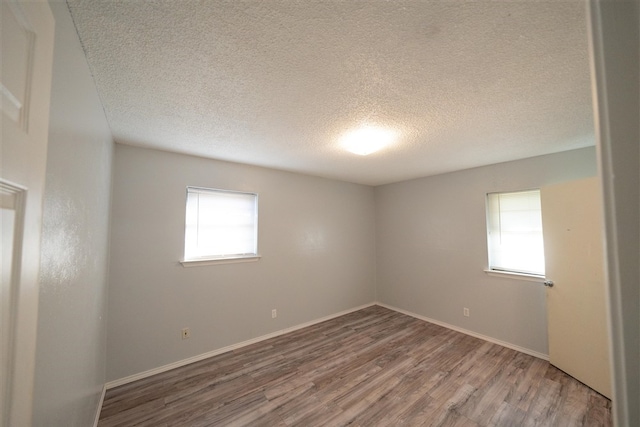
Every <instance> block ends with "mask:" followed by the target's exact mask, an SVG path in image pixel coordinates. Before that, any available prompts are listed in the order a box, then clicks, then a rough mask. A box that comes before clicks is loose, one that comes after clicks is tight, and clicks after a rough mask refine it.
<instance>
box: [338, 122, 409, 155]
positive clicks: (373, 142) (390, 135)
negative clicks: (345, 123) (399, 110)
mask: <svg viewBox="0 0 640 427" xmlns="http://www.w3.org/2000/svg"><path fill="white" fill-rule="evenodd" d="M396 137H397V132H395V131H393V130H391V129H388V128H383V127H379V126H371V125H367V126H362V127H360V128H358V129H354V130H352V131H350V132H347V133H346V134H344V135H343V136H342V138H341V142H342V145H343V147H344V148H345V149H346V150H347V151H350V152H352V153H354V154H358V155H360V156H366V155H368V154H371V153H373V152H375V151H378V150H380V149H382V148H384V147H386V146H387V145H389V144H391V143H392V142H394V141H395V139H396Z"/></svg>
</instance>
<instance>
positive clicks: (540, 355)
mask: <svg viewBox="0 0 640 427" xmlns="http://www.w3.org/2000/svg"><path fill="white" fill-rule="evenodd" d="M376 305H379V306H380V307H384V308H388V309H389V310H393V311H397V312H398V313H402V314H406V315H407V316H411V317H415V318H416V319H420V320H424V321H425V322H429V323H434V324H436V325H438V326H442V327H444V328H447V329H451V330H454V331H457V332H461V333H463V334H466V335H470V336H472V337H475V338H480V339H481V340H484V341H488V342H490V343H493V344H498V345H501V346H502V347H507V348H510V349H512V350H516V351H519V352H520V353H524V354H528V355H529V356H533V357H537V358H538V359H542V360H547V361H548V360H549V355H548V354H544V353H540V352H537V351H534V350H530V349H528V348H525V347H520V346H518V345H515V344H511V343H508V342H505V341H500V340H498V339H495V338H492V337H489V336H487V335H482V334H479V333H477V332H473V331H470V330H468V329H464V328H460V327H458V326H454V325H450V324H448V323H445V322H441V321H439V320H435V319H430V318H428V317H424V316H421V315H419V314H416V313H412V312H410V311H407V310H403V309H401V308H397V307H394V306H392V305H388V304H383V303H381V302H376Z"/></svg>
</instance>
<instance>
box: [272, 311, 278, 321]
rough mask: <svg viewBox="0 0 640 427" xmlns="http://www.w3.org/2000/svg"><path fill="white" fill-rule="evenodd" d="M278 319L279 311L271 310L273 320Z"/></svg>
mask: <svg viewBox="0 0 640 427" xmlns="http://www.w3.org/2000/svg"><path fill="white" fill-rule="evenodd" d="M276 317H278V310H276V309H275V308H274V309H273V310H271V318H272V319H275V318H276Z"/></svg>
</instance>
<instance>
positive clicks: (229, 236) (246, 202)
mask: <svg viewBox="0 0 640 427" xmlns="http://www.w3.org/2000/svg"><path fill="white" fill-rule="evenodd" d="M257 256H258V195H257V194H254V193H240V192H237V191H226V190H212V189H208V188H197V187H187V209H186V221H185V236H184V260H185V261H205V260H224V259H234V258H252V257H253V258H255V257H257Z"/></svg>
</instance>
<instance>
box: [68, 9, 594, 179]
mask: <svg viewBox="0 0 640 427" xmlns="http://www.w3.org/2000/svg"><path fill="white" fill-rule="evenodd" d="M68 4H69V7H70V10H71V12H72V16H73V19H74V22H75V24H76V27H77V29H78V33H79V35H80V39H81V41H82V43H83V46H84V49H85V52H86V56H87V60H88V62H89V65H90V67H91V70H92V72H93V74H94V78H95V81H96V85H97V88H98V91H99V93H100V96H101V98H102V102H103V104H104V109H105V111H106V115H107V119H108V121H109V123H110V126H111V129H112V132H113V136H114V138H115V140H116V141H117V142H119V143H123V144H131V145H138V146H145V147H155V148H158V149H162V150H169V151H176V152H181V153H187V154H194V155H199V156H204V157H211V158H216V159H222V160H230V161H236V162H242V163H248V164H254V165H261V166H267V167H273V168H278V169H284V170H290V171H296V172H303V173H308V174H313V175H319V176H325V177H330V178H337V179H341V180H346V181H352V182H357V183H364V184H370V185H378V184H384V183H390V182H396V181H401V180H405V179H411V178H417V177H421V176H427V175H433V174H438V173H443V172H448V171H453V170H459V169H465V168H470V167H475V166H481V165H486V164H491V163H498V162H503V161H508V160H513V159H519V158H525V157H531V156H536V155H541V154H547V153H553V152H559V151H565V150H570V149H575V148H580V147H585V146H589V145H593V144H594V135H593V134H594V130H593V117H592V109H591V93H590V81H589V62H588V53H587V52H588V51H587V25H586V16H585V5H584V3H583V2H582V1H576V2H495V1H478V2H427V1H421V0H412V1H380V0H367V1H343V0H332V1H328V0H327V1H313V0H300V1H295V0H266V1H258V0H248V1H213V0H203V1H181V0H170V1H141V0H139V1H131V0H127V1H98V0H68ZM365 123H366V124H374V125H381V126H389V127H392V128H394V129H396V130H397V131H398V132H399V133H400V138H399V140H398V142H397V143H396V144H395V145H393V146H389V147H387V148H385V149H383V150H382V151H380V152H377V153H374V154H371V155H369V156H367V157H360V156H357V155H354V154H352V153H349V152H346V151H344V150H343V148H342V147H341V145H340V142H339V138H340V136H341V135H342V134H343V133H344V132H346V131H348V130H350V129H351V128H353V127H355V126H358V125H360V124H365Z"/></svg>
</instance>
